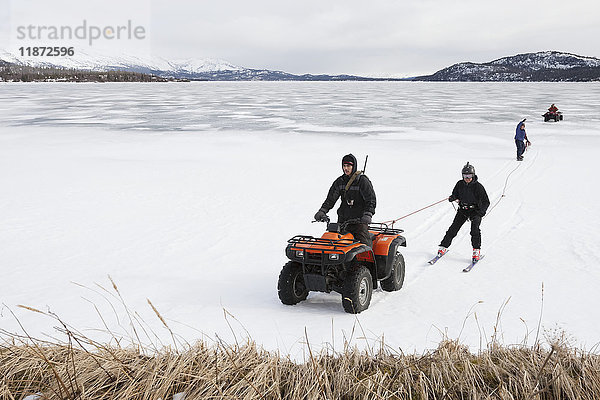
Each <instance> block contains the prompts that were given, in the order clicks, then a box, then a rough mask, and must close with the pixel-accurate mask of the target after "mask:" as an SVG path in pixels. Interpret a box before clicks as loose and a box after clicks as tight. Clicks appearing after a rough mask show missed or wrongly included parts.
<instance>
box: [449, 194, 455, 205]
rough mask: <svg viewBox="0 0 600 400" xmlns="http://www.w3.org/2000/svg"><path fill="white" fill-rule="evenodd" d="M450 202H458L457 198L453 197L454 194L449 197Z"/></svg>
mask: <svg viewBox="0 0 600 400" xmlns="http://www.w3.org/2000/svg"><path fill="white" fill-rule="evenodd" d="M448 201H449V202H450V203H452V202H453V201H456V197H454V195H453V194H451V195H450V196H448Z"/></svg>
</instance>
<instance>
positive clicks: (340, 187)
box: [321, 156, 377, 223]
mask: <svg viewBox="0 0 600 400" xmlns="http://www.w3.org/2000/svg"><path fill="white" fill-rule="evenodd" d="M352 158H353V166H352V174H350V176H348V175H346V174H343V175H342V176H340V177H339V178H337V179H336V180H335V181H334V182H333V184H332V185H331V188H330V189H329V193H328V194H327V198H326V199H325V201H324V202H323V205H322V206H321V211H323V212H325V213H327V212H328V211H329V210H331V209H332V208H333V206H334V205H335V202H336V201H337V199H338V198H340V197H341V200H342V203H341V204H340V207H339V208H338V210H337V214H338V222H339V223H342V222H345V221H347V220H349V219H354V218H360V217H362V216H363V215H364V214H367V215H370V216H373V214H375V206H376V204H377V200H376V197H375V190H373V184H371V181H370V180H369V178H368V177H367V176H366V175H362V174H361V175H359V176H358V177H357V178H356V179H354V182H352V185H350V187H349V188H348V192H346V191H345V188H346V184H347V183H348V181H349V180H350V178H351V177H352V175H354V173H355V172H356V157H354V156H352Z"/></svg>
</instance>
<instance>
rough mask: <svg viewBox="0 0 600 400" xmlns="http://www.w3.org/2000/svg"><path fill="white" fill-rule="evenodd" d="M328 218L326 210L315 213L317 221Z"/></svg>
mask: <svg viewBox="0 0 600 400" xmlns="http://www.w3.org/2000/svg"><path fill="white" fill-rule="evenodd" d="M326 219H327V214H325V211H323V210H319V211H317V213H316V214H315V221H325V220H326Z"/></svg>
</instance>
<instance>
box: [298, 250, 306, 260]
mask: <svg viewBox="0 0 600 400" xmlns="http://www.w3.org/2000/svg"><path fill="white" fill-rule="evenodd" d="M296 257H301V258H303V257H304V250H297V251H296Z"/></svg>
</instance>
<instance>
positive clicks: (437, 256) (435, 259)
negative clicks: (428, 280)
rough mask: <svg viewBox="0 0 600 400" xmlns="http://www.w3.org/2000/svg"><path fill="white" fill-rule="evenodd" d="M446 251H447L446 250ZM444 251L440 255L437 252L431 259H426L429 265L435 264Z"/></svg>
mask: <svg viewBox="0 0 600 400" xmlns="http://www.w3.org/2000/svg"><path fill="white" fill-rule="evenodd" d="M446 253H448V252H447V251H446ZM446 253H444V254H442V255H441V256H440V255H439V254H437V255H436V256H435V257H433V258H432V259H431V260H429V261H427V262H428V263H429V264H430V265H433V264H435V263H436V262H437V261H438V260H439V259H440V258H442V257H443V256H444V255H445V254H446Z"/></svg>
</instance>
